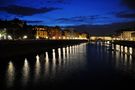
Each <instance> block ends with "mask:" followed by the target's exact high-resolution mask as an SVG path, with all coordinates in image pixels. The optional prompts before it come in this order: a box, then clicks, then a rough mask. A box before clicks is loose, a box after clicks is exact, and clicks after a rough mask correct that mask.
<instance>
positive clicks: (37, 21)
mask: <svg viewBox="0 0 135 90" xmlns="http://www.w3.org/2000/svg"><path fill="white" fill-rule="evenodd" d="M24 21H25V22H27V23H42V22H44V21H40V20H33V21H32V20H24Z"/></svg>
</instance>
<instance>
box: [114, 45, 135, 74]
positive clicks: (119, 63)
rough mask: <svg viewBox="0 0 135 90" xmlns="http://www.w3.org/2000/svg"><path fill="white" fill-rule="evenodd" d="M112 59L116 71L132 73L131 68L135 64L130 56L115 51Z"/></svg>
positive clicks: (132, 69)
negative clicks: (113, 59)
mask: <svg viewBox="0 0 135 90" xmlns="http://www.w3.org/2000/svg"><path fill="white" fill-rule="evenodd" d="M125 50H127V47H125ZM126 52H127V51H126ZM114 57H115V65H116V68H117V69H120V70H122V71H126V72H129V73H131V72H133V71H134V68H132V66H134V65H135V63H134V62H133V58H132V56H131V55H128V54H125V53H120V52H119V51H116V52H115V55H114Z"/></svg>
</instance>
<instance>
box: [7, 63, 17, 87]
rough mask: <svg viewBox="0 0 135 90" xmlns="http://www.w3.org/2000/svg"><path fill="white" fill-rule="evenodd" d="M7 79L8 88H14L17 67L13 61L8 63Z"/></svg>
mask: <svg viewBox="0 0 135 90" xmlns="http://www.w3.org/2000/svg"><path fill="white" fill-rule="evenodd" d="M6 79H7V87H12V86H13V84H14V79H15V67H14V64H13V62H12V61H10V62H9V63H8V68H7V74H6Z"/></svg>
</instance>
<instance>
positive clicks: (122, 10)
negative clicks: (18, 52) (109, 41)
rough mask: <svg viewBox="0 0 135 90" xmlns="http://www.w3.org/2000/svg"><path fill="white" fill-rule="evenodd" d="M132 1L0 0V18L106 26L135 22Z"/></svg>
mask: <svg viewBox="0 0 135 90" xmlns="http://www.w3.org/2000/svg"><path fill="white" fill-rule="evenodd" d="M134 3H135V0H1V1H0V19H8V20H9V19H13V18H19V19H21V20H25V21H27V22H28V23H29V24H38V25H39V24H42V25H50V26H55V25H58V26H78V25H108V24H114V23H123V22H126V23H127V22H132V21H135V13H134V11H135V4H134Z"/></svg>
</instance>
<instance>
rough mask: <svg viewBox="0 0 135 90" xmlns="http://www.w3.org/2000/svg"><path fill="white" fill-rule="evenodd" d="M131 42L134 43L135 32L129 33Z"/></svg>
mask: <svg viewBox="0 0 135 90" xmlns="http://www.w3.org/2000/svg"><path fill="white" fill-rule="evenodd" d="M131 37H132V40H133V41H135V32H133V33H131Z"/></svg>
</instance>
